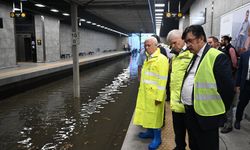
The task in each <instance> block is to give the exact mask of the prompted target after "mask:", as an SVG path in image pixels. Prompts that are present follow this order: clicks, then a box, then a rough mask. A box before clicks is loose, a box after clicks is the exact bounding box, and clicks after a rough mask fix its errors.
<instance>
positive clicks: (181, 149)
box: [172, 111, 190, 150]
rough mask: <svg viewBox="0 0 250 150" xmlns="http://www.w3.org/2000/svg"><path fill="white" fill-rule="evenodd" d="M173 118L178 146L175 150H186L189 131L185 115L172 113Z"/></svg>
mask: <svg viewBox="0 0 250 150" xmlns="http://www.w3.org/2000/svg"><path fill="white" fill-rule="evenodd" d="M172 118H173V128H174V134H175V144H176V147H175V150H185V149H186V148H185V147H186V145H187V144H186V141H185V138H186V131H187V126H186V121H185V113H176V112H173V111H172ZM189 139H190V138H189ZM189 142H190V141H189Z"/></svg>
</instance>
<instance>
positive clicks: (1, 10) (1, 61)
mask: <svg viewBox="0 0 250 150" xmlns="http://www.w3.org/2000/svg"><path fill="white" fill-rule="evenodd" d="M11 11H12V8H11V7H8V6H5V5H3V4H1V2H0V18H2V19H3V28H0V69H1V68H6V67H13V66H15V65H16V49H15V42H14V41H15V36H14V35H15V34H14V23H13V19H12V18H10V12H11Z"/></svg>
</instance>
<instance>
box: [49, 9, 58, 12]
mask: <svg viewBox="0 0 250 150" xmlns="http://www.w3.org/2000/svg"><path fill="white" fill-rule="evenodd" d="M50 11H52V12H59V10H57V9H50Z"/></svg>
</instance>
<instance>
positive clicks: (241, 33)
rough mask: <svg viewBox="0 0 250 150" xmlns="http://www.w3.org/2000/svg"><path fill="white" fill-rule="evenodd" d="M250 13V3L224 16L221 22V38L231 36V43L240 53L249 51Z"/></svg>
mask: <svg viewBox="0 0 250 150" xmlns="http://www.w3.org/2000/svg"><path fill="white" fill-rule="evenodd" d="M249 11H250V3H249V4H246V5H244V6H242V7H240V8H237V9H235V10H233V11H231V12H229V13H227V14H225V15H223V16H222V17H221V20H220V37H222V36H224V35H228V36H231V37H232V41H231V43H232V45H233V46H234V47H235V48H236V50H237V51H238V52H239V53H242V52H244V51H245V50H247V49H248V47H249V43H250V21H249V20H250V18H249ZM248 29H249V38H248Z"/></svg>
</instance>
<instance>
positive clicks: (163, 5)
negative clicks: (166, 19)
mask: <svg viewBox="0 0 250 150" xmlns="http://www.w3.org/2000/svg"><path fill="white" fill-rule="evenodd" d="M155 7H165V4H155Z"/></svg>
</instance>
